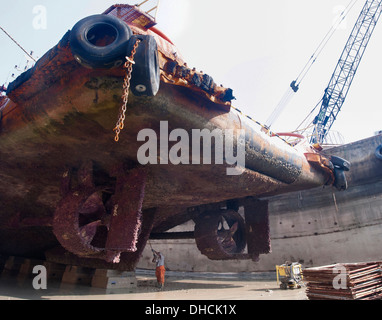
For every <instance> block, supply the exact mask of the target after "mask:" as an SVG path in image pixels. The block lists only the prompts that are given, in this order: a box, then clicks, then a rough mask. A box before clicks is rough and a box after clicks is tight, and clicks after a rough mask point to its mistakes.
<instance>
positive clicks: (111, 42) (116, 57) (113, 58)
mask: <svg viewBox="0 0 382 320" xmlns="http://www.w3.org/2000/svg"><path fill="white" fill-rule="evenodd" d="M131 36H132V31H131V29H130V27H129V26H128V25H127V24H126V23H125V22H123V21H122V20H120V19H118V18H116V17H113V16H108V15H102V14H100V15H93V16H89V17H87V18H84V19H82V20H81V21H79V22H78V23H77V24H76V25H75V26H74V27H73V29H72V31H71V35H70V47H71V50H72V53H73V56H74V58H75V59H76V61H77V62H79V63H80V64H81V65H83V66H84V67H87V68H90V69H111V68H114V67H120V66H122V65H123V64H124V62H125V61H126V60H125V56H126V47H127V45H128V42H129V39H130V38H131Z"/></svg>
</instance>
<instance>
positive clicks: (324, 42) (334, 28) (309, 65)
mask: <svg viewBox="0 0 382 320" xmlns="http://www.w3.org/2000/svg"><path fill="white" fill-rule="evenodd" d="M357 1H358V0H351V1H350V3H349V4H348V6H347V7H346V8H345V9H344V11H343V12H342V13H341V14H340V15H339V16H338V18H337V20H336V21H335V22H334V23H333V25H332V27H331V29H330V30H329V31H328V33H327V34H326V35H325V37H324V39H322V41H321V42H320V44H319V46H318V47H317V49H316V51H314V53H313V55H312V56H311V57H310V59H309V61H308V62H307V64H306V65H305V66H304V68H303V69H302V71H301V73H300V74H299V76H298V77H297V79H296V86H297V87H298V86H299V85H300V84H301V82H302V81H303V80H304V79H305V77H306V75H307V74H308V73H309V71H310V69H311V68H312V66H313V65H314V64H315V62H316V61H317V59H318V57H319V56H320V55H321V53H322V51H323V50H324V49H325V47H326V46H327V44H328V43H329V41H330V40H331V39H332V37H333V35H334V33H335V32H336V31H337V29H338V27H339V26H340V25H341V23H342V22H343V21H344V20H345V19H346V18H347V16H348V14H349V13H350V11H351V10H352V9H353V7H354V5H355V4H356V3H357Z"/></svg>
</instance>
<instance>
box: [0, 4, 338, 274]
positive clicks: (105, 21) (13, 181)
mask: <svg viewBox="0 0 382 320" xmlns="http://www.w3.org/2000/svg"><path fill="white" fill-rule="evenodd" d="M125 7H126V6H123V5H122V9H126V8H125ZM127 7H129V8H128V9H130V6H127ZM118 8H119V9H121V8H120V6H118ZM113 10H114V9H113ZM117 12H119V11H117ZM130 27H131V28H132V30H133V31H134V36H135V37H136V38H134V39H140V41H141V42H142V43H143V44H140V45H146V44H147V47H144V50H142V51H141V55H142V56H143V57H146V55H147V52H148V53H149V54H150V56H149V58H150V59H151V58H152V57H154V56H155V61H156V59H158V62H155V63H154V64H153V66H154V67H155V68H158V72H157V73H158V74H160V80H161V81H160V89H159V92H158V93H157V94H151V95H149V96H139V95H133V94H132V92H129V89H131V91H134V90H133V89H136V88H138V86H137V87H133V88H129V87H128V86H126V85H125V86H124V80H125V84H126V78H127V73H128V71H127V70H126V69H129V68H128V67H127V68H123V67H122V66H121V65H120V61H119V60H118V61H116V62H114V64H113V67H112V68H104V67H102V68H100V67H98V65H99V64H102V63H104V62H103V61H101V62H100V59H99V57H98V58H97V59H96V61H91V58H94V57H93V56H92V55H90V54H87V55H86V54H85V55H82V56H81V55H79V54H80V53H81V52H82V53H83V50H84V48H87V49H89V50H91V51H90V52H91V53H92V54H93V53H94V54H95V55H96V54H98V53H99V52H101V53H102V54H100V57H101V58H102V57H103V53H104V52H105V51H107V50H109V47H111V48H110V50H111V49H112V48H114V46H115V42H118V41H120V42H121V45H120V46H118V47H117V48H122V49H123V50H126V52H127V51H128V48H131V43H130V41H127V40H129V39H126V41H125V39H124V37H122V36H121V34H120V33H119V32H121V33H123V32H125V33H126V34H125V35H124V36H126V37H127V36H129V35H130V34H131V30H130V28H129V27H128V26H127V25H126V24H125V23H124V22H121V20H120V19H118V18H113V17H109V16H106V15H98V16H92V17H88V18H86V19H84V20H82V21H80V22H79V23H78V24H77V25H76V26H75V27H74V28H73V30H71V31H69V32H68V33H67V34H66V35H65V36H64V37H63V39H62V40H61V41H60V42H59V44H58V45H57V46H56V47H54V48H53V49H52V50H50V51H49V52H47V53H46V54H45V55H44V57H43V58H41V59H40V60H39V61H38V62H37V64H36V65H35V66H34V68H33V69H31V70H29V71H28V72H26V73H25V74H23V75H22V76H20V77H19V78H18V79H17V80H16V81H15V82H14V83H12V84H11V85H10V86H9V88H8V91H7V97H5V98H4V97H3V98H2V106H1V110H0V111H1V132H0V157H1V162H0V178H1V182H2V183H1V185H0V203H1V207H0V240H1V241H0V254H3V255H24V256H36V255H37V256H43V255H45V253H46V251H47V250H49V249H52V248H55V247H58V248H59V249H60V248H61V249H65V250H66V251H67V252H68V253H70V254H72V255H73V257H75V259H80V260H81V259H83V260H86V263H87V264H88V265H92V266H104V267H105V264H106V265H107V266H109V267H110V264H111V263H114V266H115V265H118V268H120V269H124V270H126V269H131V268H133V267H134V265H135V263H136V261H137V259H138V260H139V257H140V253H141V252H142V250H143V248H144V247H145V245H146V242H147V240H148V239H149V237H150V235H151V234H152V233H164V232H166V231H167V230H169V229H171V228H172V227H173V226H175V225H178V224H180V223H182V222H184V221H187V220H191V219H195V220H200V221H199V225H200V226H201V227H200V228H199V229H198V232H195V233H196V234H198V235H195V237H196V238H197V239H199V242H201V243H202V244H201V247H202V249H201V250H202V252H204V253H205V254H207V255H209V256H210V257H211V258H213V259H242V258H244V259H257V257H258V256H259V254H260V253H267V252H269V239H268V233H269V232H268V227H269V226H268V220H267V205H264V204H262V203H261V201H259V200H258V199H259V198H261V197H264V196H270V195H277V194H282V193H285V192H291V191H296V190H305V189H310V188H314V187H317V186H322V185H326V184H335V183H336V181H335V179H334V178H335V175H334V169H333V166H330V165H331V163H330V161H329V159H330V157H325V156H322V155H319V154H318V152H317V151H315V150H313V149H312V148H310V147H309V146H301V145H299V146H298V147H295V146H292V145H290V144H288V143H286V142H285V141H283V140H281V139H280V137H271V136H269V135H267V134H265V133H263V132H262V131H261V127H260V126H259V125H258V124H256V123H255V122H253V121H252V122H251V121H250V120H249V118H245V117H243V116H242V115H241V114H240V113H239V112H237V111H235V110H233V109H231V103H230V99H231V100H232V97H231V98H229V97H230V95H229V92H230V91H229V90H227V89H224V88H221V87H217V86H216V85H215V84H214V83H213V81H212V78H211V77H209V76H207V77H206V75H204V74H202V73H197V72H195V70H191V69H188V68H187V67H186V65H181V63H182V62H181V60H180V59H179V58H174V59H173V60H172V59H171V57H170V56H171V55H175V54H174V52H173V51H171V50H168V48H169V47H170V48H174V47H171V44H170V43H169V42H168V41H167V40H165V39H163V38H161V37H159V39H158V40H156V41H153V40H152V39H153V38H152V37H153V36H152V35H151V33H150V32H149V31H143V30H142V29H139V30H138V29H137V28H136V27H134V26H133V25H131V26H130ZM89 30H90V31H89ZM100 30H101V31H102V32H100ZM105 30H106V31H105ZM86 32H87V34H86ZM91 32H92V34H91V36H90V35H89V34H90V33H91ZM84 33H85V36H84ZM109 33H110V34H109ZM142 34H143V35H142ZM110 35H111V36H114V38H116V39H118V41H117V40H115V41H114V42H111V44H108V43H109V42H106V41H107V36H110ZM97 36H98V37H99V39H98V38H97ZM156 37H157V38H158V35H156ZM131 39H133V37H132V38H131ZM154 39H155V38H154ZM134 41H137V40H134ZM166 41H167V42H166ZM156 42H158V47H159V48H158V52H157V51H156V49H155V48H156V47H157V44H156ZM96 43H97V45H96ZM98 43H102V44H100V45H98ZM105 43H106V44H105ZM138 43H139V41H138V42H136V44H138ZM150 43H151V44H152V46H151V47H150V46H149V45H148V44H150ZM163 43H166V45H163ZM153 44H155V45H153ZM79 48H80V49H81V50H79ZM138 48H139V47H138ZM77 49H78V50H77ZM76 50H77V51H76ZM174 50H175V49H174ZM78 51H80V53H78ZM156 55H158V56H159V58H156ZM112 56H113V55H112ZM138 56H139V55H138V54H137V55H136V56H134V54H132V56H131V57H132V58H135V59H136V61H138ZM176 56H177V57H178V55H176ZM85 60H86V63H84V61H85ZM93 60H94V59H93ZM143 60H144V59H143ZM129 61H131V59H130V60H129ZM93 62H94V63H96V64H97V66H96V67H89V63H93ZM117 62H118V64H117ZM134 63H135V62H134ZM104 64H106V62H105V63H104ZM109 64H110V61H108V64H107V65H109ZM130 64H132V62H130ZM169 65H170V66H171V68H170V67H169ZM145 66H146V65H144V66H143V67H145ZM134 67H136V68H139V67H142V66H140V65H139V64H135V65H134ZM159 68H160V70H159ZM154 71H155V70H154ZM154 73H155V72H154ZM134 79H135V78H134V73H133V80H134ZM195 79H196V80H195ZM151 80H152V79H151ZM207 84H208V85H207ZM142 87H143V86H140V89H142ZM128 94H129V99H128V103H127V110H125V111H124V112H121V111H120V110H121V100H122V98H121V97H122V96H125V97H127V95H128ZM227 96H228V98H227ZM122 115H123V116H125V117H124V121H123V122H124V128H123V129H124V130H123V131H122V132H120V135H119V141H118V142H116V141H114V135H115V133H114V132H113V128H115V124H116V122H117V120H118V119H121V116H122ZM119 124H121V123H119ZM117 127H119V128H120V129H122V126H119V125H118V126H117ZM179 129H181V131H179ZM145 130H146V131H145ZM147 130H148V131H149V133H150V134H149V136H150V135H151V136H154V138H153V141H154V147H153V145H152V144H150V145H151V147H153V149H154V153H155V154H154V156H153V157H152V153H150V152H151V151H152V150H150V152H149V153H150V154H151V158H150V161H149V162H148V163H144V164H143V163H142V161H141V160H140V159H139V154H140V150H141V148H142V146H143V144H144V143H145V142H147V141H146V139H147V138H148V137H149V136H147V135H144V137H143V139H142V138H139V137H140V133H142V131H144V132H147ZM174 130H178V131H176V132H178V134H179V132H181V133H182V135H180V136H179V135H178V136H176V137H175V139H174V137H173V138H170V137H169V134H170V133H171V132H173V131H174ZM216 130H217V131H216ZM195 131H198V132H202V131H204V132H207V133H212V132H215V133H216V132H217V133H218V136H217V137H214V139H213V138H212V137H211V136H207V140H208V138H209V144H208V141H205V140H206V138H203V139H199V140H196V142H197V143H196V144H195V143H194V140H193V135H194V134H195ZM219 134H221V138H222V140H223V141H224V144H222V145H221V147H224V152H223V150H219V148H217V145H218V142H217V141H218V139H219ZM185 136H186V138H185ZM180 137H183V138H184V140H181V141H179V138H180ZM187 139H188V140H187ZM153 141H151V142H153ZM185 141H186V142H185ZM191 141H192V143H191ZM149 142H150V141H149ZM177 143H178V144H179V143H182V147H180V148H179V149H176V150H177V152H175V153H174V154H173V158H174V157H175V158H176V159H178V160H179V156H178V155H179V152H181V154H182V157H181V159H182V161H183V163H173V162H172V161H170V160H171V159H169V158H170V154H169V152H171V151H170V149H171V150H172V147H174V145H177ZM228 146H231V147H230V148H228ZM241 147H242V148H243V149H240V148H241ZM195 149H197V150H195ZM206 149H208V150H207V151H210V156H208V154H207V155H206V154H205V153H204V151H205V150H206ZM241 150H243V151H241ZM146 151H147V150H146ZM186 151H188V153H187V152H186ZM196 151H198V152H196ZM183 152H185V154H184V153H183ZM195 152H196V156H195ZM214 152H215V157H214V156H213V155H212V156H211V154H213V153H214ZM143 153H144V156H146V153H147V152H143ZM217 155H221V158H219V157H218V156H217ZM229 156H231V157H229ZM235 156H236V159H238V157H239V156H242V157H243V161H241V162H239V161H236V163H234V162H233V161H232V158H234V159H235ZM173 158H172V159H173ZM228 159H231V161H228ZM174 162H175V161H174ZM232 169H234V170H235V169H236V170H239V172H236V173H235V172H233V171H230V170H232ZM242 203H246V205H247V207H248V210H247V214H246V216H247V221H246V222H244V220H243V219H242V218H241V217H240V216H239V215H238V214H237V212H236V210H235V208H236V207H237V206H238V205H240V204H242ZM265 203H266V202H265ZM211 214H212V216H213V219H215V220H216V221H215V220H214V223H218V221H219V220H218V219H219V218H222V217H224V218H225V219H226V220H227V221H228V225H229V227H230V228H235V227H237V225H238V224H239V226H240V227H239V231H237V232H238V233H239V234H241V236H240V237H238V236H236V240H237V241H239V240H238V239H239V238H240V239H242V240H243V239H244V238H247V240H248V241H249V242H251V243H252V244H251V245H250V246H249V247H250V252H249V253H248V254H243V253H242V251H243V249H244V247H245V244H246V243H245V241H244V242H243V241H240V242H241V243H240V245H238V244H237V245H236V246H234V248H233V249H232V248H230V249H227V248H223V247H222V246H221V243H220V242H219V241H220V240H221V237H220V236H219V231H218V230H217V228H218V225H217V226H216V230H215V229H214V228H215V226H214V225H212V226H211V227H206V226H208V225H209V223H206V222H207V221H209V222H211V220H209V219H210V218H211ZM259 214H260V215H261V216H263V217H262V219H263V220H264V222H263V223H261V224H259V223H258V222H257V221H256V219H257V218H256V216H257V215H259ZM214 217H215V218H214ZM251 221H252V222H251ZM256 231H259V233H256ZM206 235H207V240H206ZM259 235H260V236H259ZM219 239H220V240H219ZM251 239H252V240H251ZM205 243H209V244H208V245H207V247H205ZM211 243H212V244H211ZM208 246H212V248H211V247H208ZM211 252H212V253H211ZM122 254H125V255H126V257H125V258H122V262H121V255H122ZM53 256H54V258H52V259H56V260H57V259H58V260H59V259H61V258H62V257H63V256H62V255H61V254H56V255H54V254H53ZM67 256H68V255H67ZM68 259H69V258H68ZM69 260H70V259H69ZM69 260H67V261H69Z"/></svg>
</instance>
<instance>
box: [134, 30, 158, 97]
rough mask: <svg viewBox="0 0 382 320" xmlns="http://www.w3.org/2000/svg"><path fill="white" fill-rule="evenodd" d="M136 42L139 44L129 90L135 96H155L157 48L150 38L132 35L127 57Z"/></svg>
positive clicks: (156, 89)
mask: <svg viewBox="0 0 382 320" xmlns="http://www.w3.org/2000/svg"><path fill="white" fill-rule="evenodd" d="M137 40H140V44H139V47H138V48H137V50H136V54H135V57H134V62H135V64H134V67H133V73H132V78H131V87H130V89H131V92H132V93H133V94H134V95H135V96H155V95H156V94H157V93H158V91H159V87H160V68H159V58H158V46H157V43H156V41H155V38H154V37H152V36H149V35H133V36H132V37H131V39H130V41H129V46H128V54H127V55H128V56H129V55H130V53H131V51H132V49H133V46H134V44H135V43H136V41H137Z"/></svg>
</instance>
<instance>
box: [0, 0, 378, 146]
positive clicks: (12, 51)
mask: <svg viewBox="0 0 382 320" xmlns="http://www.w3.org/2000/svg"><path fill="white" fill-rule="evenodd" d="M138 2H140V1H139V0H136V1H128V2H127V3H129V4H134V3H138ZM349 2H350V0H272V1H259V0H235V1H228V0H161V7H160V10H159V12H158V17H157V20H158V26H157V27H158V28H159V29H161V30H162V31H164V32H165V33H166V34H167V35H168V36H169V37H170V38H171V39H172V40H173V42H174V43H175V44H176V45H177V47H178V49H179V51H180V52H181V53H182V54H183V56H184V58H185V60H186V61H187V63H188V65H189V66H190V67H196V68H197V69H198V70H202V71H203V72H205V73H208V74H210V75H211V76H212V77H213V78H214V79H215V81H216V82H217V83H218V84H223V85H224V86H226V87H230V88H232V89H233V90H234V93H235V96H236V98H237V100H236V101H235V102H234V105H235V106H236V107H237V108H239V109H241V110H243V111H244V112H245V113H247V114H248V115H251V116H252V117H253V118H255V119H256V120H258V121H260V122H262V123H265V122H266V121H267V119H268V118H269V116H270V115H271V113H272V112H273V110H274V109H275V107H276V106H277V104H278V103H279V101H280V100H281V98H282V97H283V95H284V93H285V92H286V90H287V89H288V87H289V84H290V83H291V81H292V80H294V79H295V78H296V77H297V76H298V74H299V73H300V71H301V70H302V68H303V67H304V65H305V64H306V63H307V62H308V60H309V58H310V57H311V55H312V54H313V52H314V51H315V49H316V48H317V46H318V45H319V43H320V42H321V40H322V39H323V38H324V36H325V35H326V33H327V32H328V31H329V29H330V28H331V26H332V24H333V22H334V21H335V19H336V17H337V16H338V15H339V14H340V13H341V11H342V10H343V9H344V8H345V7H346V6H347V5H348V4H349ZM0 3H1V4H2V6H1V7H2V10H1V11H0V26H2V27H3V28H4V29H6V30H7V31H8V32H9V33H10V34H11V35H12V36H13V37H14V38H15V39H16V40H17V41H18V42H19V43H20V44H21V45H22V46H23V47H25V49H26V50H27V51H31V50H33V51H34V56H35V57H41V56H42V55H43V54H44V53H45V52H46V51H47V50H49V49H50V48H51V47H53V46H54V45H56V44H57V43H58V41H59V40H60V39H61V38H62V36H63V35H64V34H65V32H66V31H67V30H69V29H71V28H72V27H73V26H74V24H75V23H76V22H77V21H79V20H80V19H82V18H84V17H86V16H88V15H92V14H97V13H102V12H103V11H104V10H106V9H107V8H108V7H109V6H110V5H112V4H115V3H116V2H115V1H109V0H96V1H95V0H92V1H90V0H66V1H56V0H13V1H5V0H0ZM364 4H365V0H358V2H357V3H356V5H355V6H354V8H353V10H352V12H351V13H350V14H349V16H348V18H347V19H346V21H345V22H344V23H343V25H342V26H341V27H340V28H339V30H337V32H336V33H335V35H334V36H333V38H332V40H331V42H330V43H329V45H328V46H327V47H326V49H325V51H324V52H323V53H322V55H321V56H320V57H319V59H318V61H317V62H316V64H315V65H314V66H313V68H312V70H311V71H310V73H309V74H308V76H307V77H306V78H305V80H304V82H303V83H302V85H301V89H300V91H299V92H298V93H297V94H296V95H295V96H294V97H293V100H292V101H291V103H290V104H289V105H288V107H287V109H286V110H285V111H284V112H283V113H282V114H281V116H280V117H279V119H278V120H277V122H275V123H274V125H273V127H272V129H273V130H274V131H279V132H281V131H283V132H284V131H293V130H295V129H296V128H297V126H298V125H299V124H300V123H301V122H302V121H303V119H304V118H305V117H306V116H307V115H308V114H309V113H310V111H311V110H312V109H313V107H314V106H315V105H316V104H317V103H318V102H319V100H320V99H321V98H322V96H323V93H324V89H325V88H326V87H327V85H328V83H329V80H330V78H331V75H332V73H333V71H334V68H335V66H336V64H337V62H338V59H339V57H340V55H341V53H342V50H343V48H344V45H345V43H346V41H347V39H348V37H349V35H350V32H351V30H352V28H353V26H354V24H355V21H356V19H357V17H358V15H359V13H360V11H361V8H362V7H363V5H364ZM42 13H44V14H43V15H42ZM42 16H45V17H46V19H42V20H41V19H40V18H41V17H42ZM381 39H382V22H380V23H379V25H377V27H376V30H375V33H374V35H373V38H372V39H371V41H370V44H369V46H368V48H367V51H366V54H365V56H364V58H363V61H362V63H361V66H360V68H359V70H358V74H357V76H356V78H355V81H354V83H353V85H352V87H351V90H350V93H349V95H348V97H347V100H346V102H345V105H344V107H343V110H342V112H341V113H340V116H339V119H338V120H337V121H336V123H335V125H334V127H333V130H336V131H339V132H341V134H342V135H343V136H344V137H345V140H346V142H352V141H356V140H360V139H363V138H366V137H369V136H372V135H373V134H374V133H375V132H376V131H379V130H382V121H381V117H382V111H381V102H380V101H381V97H380V92H382V83H381V81H380V80H379V76H380V74H381V73H382V59H381V57H382V41H381ZM0 41H1V51H0V59H1V64H0V85H1V84H2V83H5V82H7V81H12V78H11V74H12V73H16V74H17V72H15V71H16V70H15V69H14V66H15V65H19V66H21V67H23V66H25V62H26V57H25V55H24V54H23V52H22V51H21V50H20V49H19V48H18V47H17V46H16V45H15V44H14V43H13V42H11V41H10V40H9V39H8V38H7V37H6V36H5V35H4V34H3V33H0Z"/></svg>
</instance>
